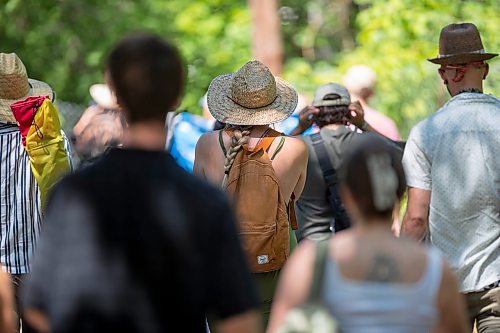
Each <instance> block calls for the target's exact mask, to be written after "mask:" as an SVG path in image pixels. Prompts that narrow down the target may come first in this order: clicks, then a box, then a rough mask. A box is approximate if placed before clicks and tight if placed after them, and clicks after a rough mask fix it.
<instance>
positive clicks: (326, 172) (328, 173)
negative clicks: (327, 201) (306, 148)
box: [310, 133, 337, 191]
mask: <svg viewBox="0 0 500 333" xmlns="http://www.w3.org/2000/svg"><path fill="white" fill-rule="evenodd" d="M310 137H311V140H312V144H313V148H314V152H315V153H316V156H317V157H318V161H319V166H320V167H321V171H322V172H323V178H324V179H325V182H326V185H327V186H328V187H332V188H334V189H335V191H336V190H337V188H336V187H337V172H336V171H335V168H334V167H333V166H332V163H331V162H330V157H329V156H328V152H327V151H326V146H325V142H324V141H323V138H322V137H321V133H314V134H312V135H311V136H310Z"/></svg>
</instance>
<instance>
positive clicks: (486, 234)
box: [403, 23, 500, 332]
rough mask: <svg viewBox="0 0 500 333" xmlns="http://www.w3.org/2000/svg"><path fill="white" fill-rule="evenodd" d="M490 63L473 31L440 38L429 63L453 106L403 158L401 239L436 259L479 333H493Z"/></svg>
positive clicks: (494, 168)
mask: <svg viewBox="0 0 500 333" xmlns="http://www.w3.org/2000/svg"><path fill="white" fill-rule="evenodd" d="M497 55H498V54H495V53H487V52H485V50H484V48H483V43H482V41H481V36H480V34H479V30H478V28H477V27H476V26H475V25H474V24H472V23H458V24H450V25H447V26H446V27H444V28H443V29H442V30H441V35H440V37H439V54H438V56H437V57H436V58H433V59H429V61H430V62H432V63H435V64H438V65H440V68H439V69H438V73H439V75H440V77H441V79H442V80H443V83H444V85H445V86H446V88H447V90H448V92H449V93H450V95H451V97H452V98H451V99H450V100H449V101H448V102H447V103H446V104H445V105H443V107H441V108H440V109H439V110H438V112H436V113H434V114H432V115H431V116H430V117H428V118H427V119H424V120H422V121H421V122H420V123H418V124H417V125H416V126H415V127H414V128H413V129H412V130H411V132H410V136H409V138H408V144H407V146H406V148H405V152H404V158H403V165H404V167H405V172H406V177H407V182H408V205H407V210H406V215H405V218H404V222H403V235H405V236H407V237H411V238H414V239H416V240H419V241H424V240H430V242H431V243H432V244H434V245H435V246H436V247H438V248H439V249H440V250H441V251H443V253H444V254H445V256H446V259H447V260H448V261H449V262H450V265H451V267H452V268H453V270H454V272H455V274H456V275H457V278H458V282H459V286H460V287H459V290H460V292H462V293H463V294H464V295H465V299H466V301H467V306H468V310H469V320H470V328H471V329H472V327H473V326H474V322H475V323H476V325H477V330H478V332H500V125H499V124H500V99H498V97H495V96H493V95H490V94H485V93H483V81H484V80H485V79H486V77H487V75H488V72H489V67H488V63H486V62H485V61H486V60H488V59H492V58H494V57H496V56H497Z"/></svg>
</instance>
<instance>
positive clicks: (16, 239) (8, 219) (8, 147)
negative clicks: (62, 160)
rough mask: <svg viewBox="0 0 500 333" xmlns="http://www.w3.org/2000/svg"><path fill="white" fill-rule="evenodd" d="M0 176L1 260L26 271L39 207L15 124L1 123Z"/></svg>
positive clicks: (14, 271)
mask: <svg viewBox="0 0 500 333" xmlns="http://www.w3.org/2000/svg"><path fill="white" fill-rule="evenodd" d="M63 137H64V144H65V148H66V151H67V152H68V155H69V156H71V154H70V148H69V142H68V140H67V139H66V136H64V134H63ZM69 160H70V168H71V169H73V166H72V161H71V157H70V158H69ZM0 180H1V183H0V262H1V264H2V265H3V266H5V269H6V270H7V271H8V272H9V273H11V274H26V273H28V272H29V267H30V259H31V257H32V255H33V250H34V248H35V246H36V241H37V238H38V234H39V233H40V227H41V210H40V194H39V190H38V185H37V183H36V180H35V177H34V176H33V173H32V172H31V166H30V162H29V156H28V153H27V152H26V150H25V149H24V146H23V144H22V142H21V133H20V132H19V129H18V127H17V125H12V124H2V123H0Z"/></svg>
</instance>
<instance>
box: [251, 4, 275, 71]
mask: <svg viewBox="0 0 500 333" xmlns="http://www.w3.org/2000/svg"><path fill="white" fill-rule="evenodd" d="M248 5H249V7H250V12H251V15H252V25H253V31H252V55H253V57H254V58H255V59H257V60H259V61H261V62H262V63H264V64H265V65H266V66H267V67H269V69H270V70H271V72H272V73H273V74H274V75H280V74H281V72H282V70H283V45H282V41H281V31H280V18H279V16H278V0H248Z"/></svg>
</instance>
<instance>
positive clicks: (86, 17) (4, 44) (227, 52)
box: [0, 0, 250, 113]
mask: <svg viewBox="0 0 500 333" xmlns="http://www.w3.org/2000/svg"><path fill="white" fill-rule="evenodd" d="M4 1H5V0H4ZM6 1H7V2H6V4H5V6H3V5H2V6H0V41H1V45H0V50H1V51H2V52H16V53H17V54H18V55H19V56H20V58H21V59H22V60H23V62H24V63H25V65H26V67H27V69H28V73H29V75H30V77H33V78H36V79H41V80H44V81H46V82H49V83H50V84H51V85H52V86H53V88H54V89H55V91H56V92H57V94H58V96H59V98H61V99H64V100H68V101H72V102H78V103H87V102H89V101H90V96H89V93H88V88H89V86H90V85H91V84H93V83H97V82H102V81H103V69H104V62H105V59H106V55H107V53H108V52H109V50H110V48H111V47H112V45H113V43H115V42H116V41H117V40H118V39H120V38H121V37H122V36H123V35H124V34H126V33H129V32H134V31H150V32H154V33H156V34H159V35H160V36H163V37H165V38H167V39H169V40H172V41H173V42H175V43H176V44H177V45H179V47H180V49H181V53H182V54H183V56H184V58H185V60H186V65H187V68H188V82H187V87H188V89H187V91H186V95H185V98H184V101H183V105H182V106H181V107H182V108H184V109H187V110H189V111H191V112H195V113H197V112H200V108H199V106H198V100H199V99H200V98H201V97H202V96H203V95H204V93H205V92H206V89H207V87H208V84H209V83H210V81H211V80H212V78H213V77H214V76H216V75H218V74H221V73H227V72H230V71H233V70H235V69H237V68H238V67H239V66H241V64H243V63H245V62H246V61H247V60H248V59H249V57H250V29H249V26H250V18H249V13H248V11H247V4H246V1H243V0H238V1H235V0H204V1H180V0H178V1H164V0H148V1H146V0H143V1H137V0H120V1H114V0H85V1H80V0H67V1H57V0H37V1H29V0H6Z"/></svg>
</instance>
